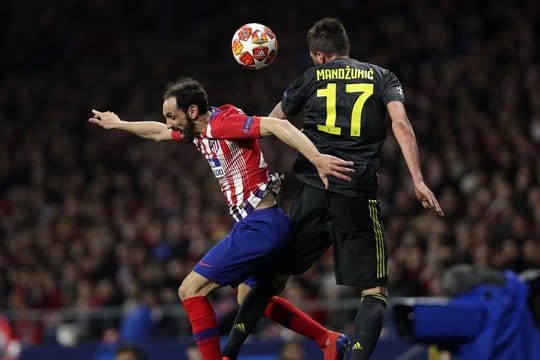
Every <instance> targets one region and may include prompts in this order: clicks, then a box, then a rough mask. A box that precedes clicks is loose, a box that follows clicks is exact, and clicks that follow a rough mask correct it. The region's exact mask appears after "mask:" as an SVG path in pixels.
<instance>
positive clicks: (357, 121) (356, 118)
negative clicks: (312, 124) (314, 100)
mask: <svg viewBox="0 0 540 360" xmlns="http://www.w3.org/2000/svg"><path fill="white" fill-rule="evenodd" d="M373 88H374V87H373V84H369V83H361V84H346V85H345V92H346V93H347V94H358V96H357V97H356V99H355V100H354V105H353V107H352V111H351V117H350V119H351V136H360V133H361V130H362V110H363V109H364V104H365V103H366V100H367V99H368V98H369V97H370V96H371V95H373ZM317 97H325V98H326V122H325V123H324V125H320V124H319V125H317V130H319V131H322V132H325V133H328V134H333V135H341V128H340V127H339V126H336V98H337V86H336V83H329V84H328V85H327V86H326V87H325V88H323V89H318V90H317Z"/></svg>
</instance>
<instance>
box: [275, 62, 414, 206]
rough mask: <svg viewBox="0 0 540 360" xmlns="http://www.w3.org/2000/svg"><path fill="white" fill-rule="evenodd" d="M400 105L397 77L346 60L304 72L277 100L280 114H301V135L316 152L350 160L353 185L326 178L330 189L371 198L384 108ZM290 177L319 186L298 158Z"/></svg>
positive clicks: (309, 168) (314, 172)
mask: <svg viewBox="0 0 540 360" xmlns="http://www.w3.org/2000/svg"><path fill="white" fill-rule="evenodd" d="M393 100H397V101H402V102H403V101H404V100H405V98H404V95H403V90H402V87H401V83H400V82H399V80H398V78H397V77H396V76H395V75H394V74H393V73H392V72H390V71H389V70H387V69H384V68H381V67H379V66H377V65H373V64H369V63H365V62H360V61H358V60H354V59H350V58H338V59H336V60H334V61H331V62H328V63H325V64H322V65H317V66H314V67H311V68H309V69H308V70H307V71H306V72H305V73H304V74H303V75H301V76H300V77H299V78H297V79H296V80H295V81H293V82H292V83H291V84H290V85H289V87H288V88H287V90H286V91H285V93H284V94H283V99H282V102H281V107H282V110H283V112H284V113H285V114H286V115H287V116H289V115H295V114H297V113H298V112H300V111H301V110H302V109H303V110H304V116H305V119H304V122H303V132H304V134H306V136H307V137H308V138H309V139H311V141H313V143H314V144H315V145H316V146H317V148H318V149H319V151H320V152H321V153H325V154H331V155H335V156H338V157H340V158H342V159H345V160H351V161H354V164H355V173H354V174H352V176H351V177H352V178H353V181H351V182H346V181H341V180H338V179H336V178H330V191H334V192H337V193H340V194H343V195H347V196H355V197H369V198H372V197H375V196H376V193H377V168H378V165H379V158H380V152H381V147H382V145H383V143H384V141H385V139H386V124H385V119H386V104H387V103H388V102H390V101H393ZM294 173H295V174H296V176H297V177H298V178H299V179H300V180H301V181H303V182H305V183H307V184H309V185H312V186H315V187H317V188H321V189H322V188H323V184H322V182H321V181H320V179H319V176H318V174H317V170H316V169H315V167H314V166H313V165H312V164H311V163H310V162H309V161H308V160H307V159H306V158H305V157H304V156H302V155H301V154H298V156H297V159H296V161H295V164H294Z"/></svg>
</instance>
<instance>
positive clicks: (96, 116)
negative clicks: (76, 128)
mask: <svg viewBox="0 0 540 360" xmlns="http://www.w3.org/2000/svg"><path fill="white" fill-rule="evenodd" d="M92 113H93V116H92V117H91V118H90V119H88V121H89V122H91V123H92V124H97V125H99V126H101V127H102V128H104V129H114V128H116V127H117V126H118V124H120V123H121V122H122V120H120V118H119V117H118V115H116V114H115V113H113V112H110V111H106V112H101V111H97V110H94V109H92Z"/></svg>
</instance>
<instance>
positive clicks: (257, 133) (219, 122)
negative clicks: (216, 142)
mask: <svg viewBox="0 0 540 360" xmlns="http://www.w3.org/2000/svg"><path fill="white" fill-rule="evenodd" d="M205 135H206V136H207V137H209V138H214V139H255V138H260V137H261V118H260V117H259V116H248V115H246V114H240V113H236V114H230V113H227V114H223V115H221V114H220V115H218V116H216V117H215V118H214V119H212V121H211V122H210V123H209V124H208V127H207V128H206V132H205Z"/></svg>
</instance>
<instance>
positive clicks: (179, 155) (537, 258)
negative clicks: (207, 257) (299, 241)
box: [0, 0, 540, 356]
mask: <svg viewBox="0 0 540 360" xmlns="http://www.w3.org/2000/svg"><path fill="white" fill-rule="evenodd" d="M0 9H1V10H0V39H1V48H0V53H1V54H2V55H1V56H0V121H1V129H2V130H1V131H0V239H1V240H0V309H2V310H0V313H2V314H3V316H4V317H5V318H7V319H8V320H9V321H10V325H11V327H12V329H13V331H14V332H15V334H16V336H17V337H18V338H19V340H20V341H21V342H22V343H23V344H24V345H25V346H28V347H30V349H33V350H34V352H33V354H37V353H38V352H39V351H37V350H36V349H39V348H37V347H36V346H37V345H41V346H44V344H45V345H46V344H49V345H50V344H54V343H56V342H57V335H58V330H59V329H60V330H61V331H60V332H62V331H63V333H64V334H67V335H64V337H65V338H64V341H67V342H69V341H70V340H72V337H71V335H73V334H78V335H77V336H76V338H77V339H78V340H79V341H81V342H83V343H84V342H86V341H99V342H106V341H108V340H111V339H116V338H117V336H119V335H118V332H119V333H120V334H123V335H124V336H146V335H147V336H148V337H149V338H151V339H153V340H155V341H157V340H159V339H171V338H172V339H177V338H178V337H180V339H181V340H182V341H184V340H185V339H187V338H188V337H189V325H188V324H187V322H186V320H185V318H183V317H182V316H183V315H182V311H181V306H180V305H179V304H178V300H177V297H176V289H177V286H178V284H179V283H180V281H181V279H182V278H183V277H184V276H185V275H186V274H187V272H188V271H189V270H190V268H191V267H192V265H193V264H194V263H195V261H196V259H198V258H199V256H200V255H201V254H203V253H204V251H205V250H206V249H208V248H209V247H210V246H211V245H212V244H213V243H215V242H216V241H218V240H219V239H221V238H222V236H223V235H224V234H225V233H226V232H227V231H228V229H229V228H230V226H231V224H232V220H231V218H230V217H229V215H228V211H227V209H226V207H225V205H224V201H223V199H222V195H221V193H220V192H219V190H218V187H217V183H216V181H215V179H214V178H213V177H212V176H211V173H210V171H209V169H208V167H207V165H206V163H205V161H204V160H203V159H202V157H200V156H199V154H197V153H196V151H195V149H194V148H192V147H190V146H182V145H178V144H158V143H153V142H150V141H145V140H142V139H138V138H136V137H134V136H130V135H128V134H123V133H121V132H106V131H104V130H102V129H99V128H97V127H93V126H90V125H89V124H88V123H87V119H88V117H89V115H90V109H92V108H97V109H104V110H105V109H106V110H112V111H115V112H117V113H118V114H120V115H121V117H123V118H125V119H133V120H141V119H156V120H160V119H161V92H162V89H163V87H164V85H165V83H166V82H167V81H169V80H171V79H174V78H175V77H177V76H179V75H189V76H193V77H195V78H197V79H198V80H199V81H200V82H201V83H202V84H203V85H204V86H205V87H206V88H207V90H208V93H209V98H210V102H211V104H214V105H219V104H223V103H232V104H235V105H237V106H239V107H241V108H243V110H244V111H245V112H246V113H250V114H267V113H268V112H269V111H270V110H271V108H272V107H273V105H274V104H275V103H276V102H277V101H279V99H280V97H281V93H282V91H283V89H284V88H285V87H286V86H287V84H288V83H289V82H290V81H291V80H292V79H293V78H294V77H295V76H297V75H298V74H300V72H301V71H303V70H304V69H305V68H307V67H308V66H309V65H310V62H309V58H308V56H307V50H306V46H305V33H306V31H307V29H308V28H309V27H310V26H311V25H312V24H313V23H314V22H315V21H316V20H318V19H319V18H321V17H324V16H335V17H338V18H340V19H341V20H342V21H343V22H344V23H345V25H346V27H347V29H348V32H349V36H350V39H351V42H352V54H351V55H352V56H353V57H356V58H359V59H362V60H365V61H369V62H374V63H377V64H379V65H381V66H384V67H387V68H389V69H391V70H393V71H394V72H395V73H396V74H397V75H398V77H399V78H400V80H401V81H402V83H403V84H404V89H405V94H406V98H407V104H406V105H407V109H408V111H409V116H410V119H411V122H412V123H413V126H414V128H415V131H416V134H417V138H418V142H419V146H420V152H421V156H422V164H423V166H424V171H425V177H426V181H427V183H428V184H429V185H430V186H431V187H432V188H433V189H434V191H435V192H436V194H438V196H439V200H440V201H441V204H442V206H443V208H444V210H445V212H446V217H445V218H442V219H439V218H437V217H436V216H435V215H433V214H431V213H428V212H426V211H423V210H422V209H421V207H420V206H419V204H418V202H417V201H416V199H415V197H414V194H413V192H412V185H411V183H410V181H409V176H408V173H407V170H406V168H405V167H404V166H403V161H402V159H401V155H400V152H399V148H398V147H397V145H396V143H395V141H394V139H392V136H391V134H390V136H389V137H390V139H389V140H388V141H387V143H386V145H385V147H384V152H383V159H382V167H381V170H380V173H379V175H380V177H379V181H380V199H381V202H382V209H383V215H384V218H385V225H386V231H387V239H388V246H389V251H390V254H391V258H390V262H389V269H390V273H391V278H390V294H391V296H394V297H397V296H439V295H441V289H440V281H439V279H440V275H441V274H442V272H443V271H444V270H445V269H447V268H448V267H449V266H451V265H453V264H456V263H461V262H466V263H471V264H476V265H481V266H487V267H490V268H492V269H500V270H504V269H513V270H515V271H522V270H525V269H530V268H538V267H540V161H539V157H540V92H539V91H538V89H537V88H538V83H539V80H540V73H539V70H540V69H539V63H540V61H539V60H540V59H539V51H540V50H539V47H538V45H537V44H536V41H537V40H535V34H538V33H540V31H539V30H540V29H539V26H540V19H539V12H540V5H539V4H538V2H536V1H532V0H530V1H521V2H519V5H518V4H512V3H511V2H504V1H475V2H471V1H440V2H436V3H434V2H431V1H425V0H417V1H414V0H411V1H390V0H383V1H362V2H359V1H353V0H338V1H333V2H322V1H317V2H312V1H294V2H293V1H285V0H276V1H271V2H245V1H243V2H231V1H217V0H212V1H173V0H154V1H152V0H138V1H105V0H96V1H86V2H84V1H68V0H58V1H54V2H53V3H50V2H42V1H36V0H30V1H26V2H21V1H15V0H8V1H3V2H2V5H1V6H0ZM247 22H260V23H264V24H266V25H268V26H270V27H271V28H272V29H273V30H274V32H275V33H276V34H277V36H278V40H279V46H280V49H279V54H278V57H277V59H276V61H275V62H274V63H273V64H272V65H271V66H270V67H269V68H267V69H264V70H261V71H249V70H245V69H243V68H241V67H240V66H239V65H237V64H236V63H235V62H234V60H233V58H232V56H231V54H230V37H231V36H232V34H233V33H234V31H235V30H236V29H237V28H238V27H239V26H240V25H242V24H244V23H247ZM293 121H295V123H296V124H299V121H301V119H296V120H294V119H293ZM263 146H264V153H265V157H266V159H267V161H268V162H269V163H270V164H271V167H272V169H273V170H278V169H279V170H280V171H284V172H285V173H286V174H288V175H289V176H288V177H287V181H288V182H287V185H286V187H285V189H284V191H283V193H282V194H281V198H280V202H281V204H282V205H283V206H284V207H285V208H286V209H288V208H289V206H290V201H291V198H292V194H293V193H294V189H295V186H296V183H295V181H294V179H293V178H292V176H290V169H291V165H292V161H293V159H294V152H293V151H291V150H290V149H288V148H287V147H286V146H285V145H284V144H281V143H279V142H278V141H273V140H266V139H265V140H264V145H263ZM284 295H285V296H286V297H288V298H289V299H291V300H293V301H297V302H299V303H300V304H302V305H303V306H304V307H306V308H307V309H309V311H310V313H311V314H312V315H313V316H314V317H315V318H316V319H317V320H319V321H321V322H322V323H324V324H325V325H327V326H329V327H331V328H334V329H340V330H342V331H347V332H350V330H351V325H352V320H353V319H354V308H355V306H354V302H355V301H356V299H355V298H354V297H355V296H356V294H354V293H353V292H352V291H351V289H349V288H347V287H340V286H336V285H335V282H334V276H333V272H332V257H331V254H327V255H326V256H325V257H324V258H323V259H321V261H320V262H319V263H317V265H316V266H314V267H313V268H312V269H310V270H309V271H308V272H307V273H306V274H304V275H302V276H299V277H297V278H294V279H293V280H292V281H290V283H289V285H288V287H287V290H286V291H285V293H284ZM315 299H321V300H325V301H320V302H319V303H318V305H320V306H317V304H312V303H310V302H309V301H310V300H315ZM213 300H214V304H215V307H216V309H217V314H218V316H219V318H220V321H221V324H223V326H222V331H223V332H224V333H225V332H226V330H227V326H228V324H229V322H230V320H231V314H233V313H234V310H235V305H234V304H235V299H234V293H233V291H231V290H230V289H224V290H222V291H220V292H219V293H218V294H216V296H215V297H214V298H213ZM351 304H352V305H351ZM133 309H136V310H138V311H140V313H141V314H143V315H141V318H142V319H144V318H145V316H144V314H147V311H149V313H151V314H153V317H151V318H152V319H153V320H155V321H157V323H155V324H152V325H148V326H149V327H148V328H147V327H144V326H142V327H141V329H143V330H144V329H146V330H148V331H149V333H148V334H146V335H145V333H144V331H142V330H141V331H142V335H141V334H124V333H123V332H122V331H123V330H122V321H121V320H122V318H124V316H125V314H127V313H129V312H130V311H133ZM158 315H160V316H158ZM139 320H140V319H139ZM151 326H153V327H151ZM114 329H118V331H116V330H114ZM384 335H385V332H383V337H384ZM290 336H291V334H290V333H287V332H284V331H282V330H281V329H280V328H279V327H277V326H274V325H272V324H269V323H265V322H263V323H262V324H261V325H260V327H259V329H258V337H259V338H261V339H276V338H282V339H287V340H290ZM269 341H270V340H269ZM23 354H24V353H23ZM35 356H37V355H35ZM178 356H183V355H182V354H179V355H178Z"/></svg>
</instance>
